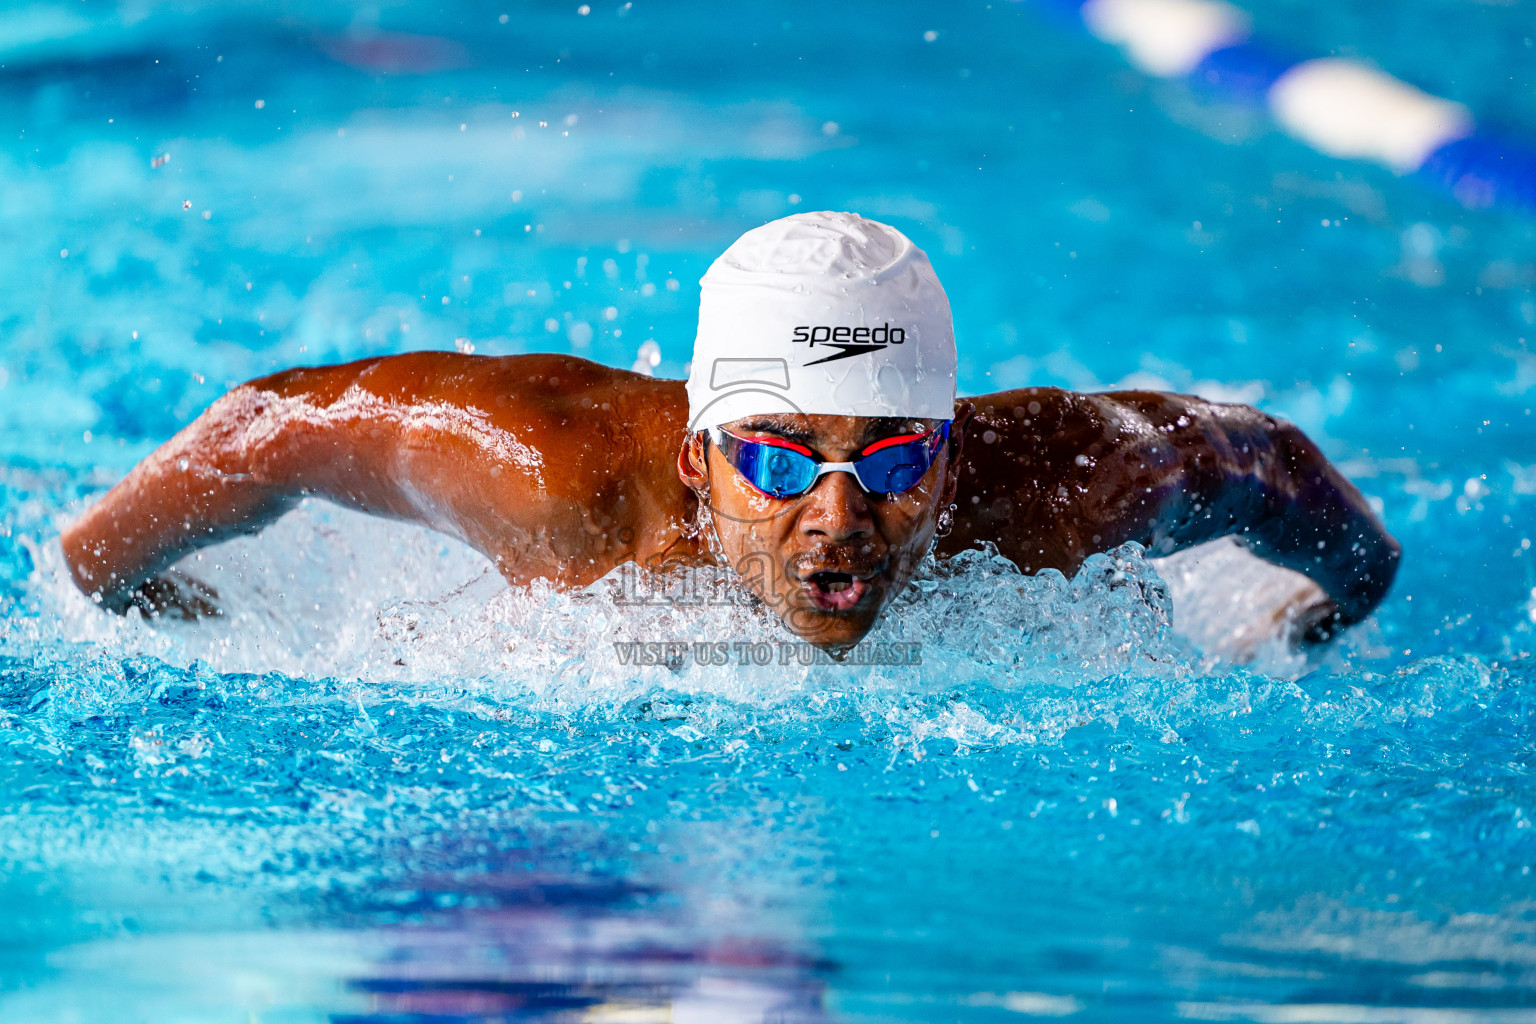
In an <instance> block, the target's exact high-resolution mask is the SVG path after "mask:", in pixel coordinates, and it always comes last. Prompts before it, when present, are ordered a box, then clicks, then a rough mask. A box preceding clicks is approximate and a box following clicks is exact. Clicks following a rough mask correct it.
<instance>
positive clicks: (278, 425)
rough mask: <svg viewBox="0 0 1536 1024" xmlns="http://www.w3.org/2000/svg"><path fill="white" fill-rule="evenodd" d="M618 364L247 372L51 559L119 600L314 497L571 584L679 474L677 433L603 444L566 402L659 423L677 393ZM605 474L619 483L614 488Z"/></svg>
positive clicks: (402, 365)
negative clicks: (638, 455)
mask: <svg viewBox="0 0 1536 1024" xmlns="http://www.w3.org/2000/svg"><path fill="white" fill-rule="evenodd" d="M620 376H622V377H623V378H624V379H618V378H619V377H620ZM630 377H633V375H621V374H619V373H618V372H617V371H611V370H608V369H606V368H602V367H598V366H596V365H595V364H592V363H587V362H585V361H583V360H577V359H571V358H567V357H558V356H520V357H504V358H499V359H498V358H486V357H477V356H476V357H472V356H459V355H457V354H454V353H440V352H439V353H414V354H411V355H403V356H394V357H388V358H383V359H372V360H365V361H363V362H358V363H351V364H347V365H344V366H332V367H320V368H313V369H297V370H289V371H285V372H283V373H278V374H274V375H273V376H270V377H266V378H263V379H260V380H256V381H252V382H250V383H249V384H245V385H242V386H240V387H238V388H235V389H234V390H233V391H231V392H229V393H228V394H227V395H225V396H224V397H222V398H220V399H219V400H218V401H216V402H214V403H213V405H212V406H210V407H209V409H208V410H207V411H206V412H204V413H203V414H202V415H201V416H199V417H198V418H197V419H196V420H195V421H194V422H192V423H191V424H189V425H188V426H187V427H186V428H185V429H184V430H182V431H181V432H180V433H178V434H177V435H176V436H175V437H173V438H172V439H171V440H170V441H168V442H166V443H165V444H164V445H162V446H161V447H160V448H159V449H158V450H156V451H155V452H154V453H153V454H152V455H150V456H149V457H148V458H147V459H145V460H144V461H143V462H142V463H140V464H139V465H138V466H137V467H135V468H134V469H133V471H132V472H130V473H129V474H128V476H127V477H126V478H125V479H124V480H123V481H122V482H120V483H119V484H118V485H117V486H115V487H114V488H112V490H111V491H109V492H108V493H107V494H106V495H105V496H104V497H102V499H101V500H100V501H98V502H97V503H96V504H95V505H93V506H92V507H91V508H89V509H87V510H86V512H85V513H84V514H83V515H82V516H81V517H80V518H79V519H78V520H76V521H75V522H74V523H72V524H70V526H69V527H68V528H66V529H65V530H64V532H63V536H62V538H61V540H62V542H63V547H64V554H65V558H66V560H67V562H68V565H69V568H70V572H71V574H72V575H73V578H74V581H75V583H76V584H77V585H78V586H79V587H80V589H81V590H83V591H84V592H85V593H86V594H88V595H90V596H91V597H92V598H93V599H94V600H97V601H98V602H99V603H100V604H101V605H102V606H103V607H106V608H109V609H112V610H115V611H119V612H121V611H126V610H127V609H128V608H129V607H131V606H133V605H135V604H139V605H140V606H146V600H145V595H146V592H150V591H158V592H163V591H164V589H165V588H164V586H163V584H164V580H163V578H162V576H161V574H162V573H164V572H165V570H167V568H168V567H169V566H171V564H172V563H174V562H175V561H176V560H177V559H179V558H181V557H182V556H184V555H186V554H188V553H190V552H192V551H195V550H197V549H199V548H202V547H206V546H208V545H210V544H213V543H216V542H218V541H221V540H225V539H228V538H231V537H235V536H239V535H242V534H251V533H256V532H258V531H260V530H261V529H262V528H263V527H265V526H267V525H269V524H270V523H272V522H273V521H275V520H276V519H278V518H279V517H281V516H282V515H283V513H284V512H286V511H287V510H288V509H290V508H292V507H293V506H294V505H295V504H296V503H297V502H298V501H299V500H300V499H302V498H304V497H307V496H315V497H319V498H325V499H328V500H330V501H333V502H335V503H337V504H340V505H343V506H345V507H347V508H352V509H356V510H359V511H362V512H367V513H370V514H373V515H379V516H384V517H388V518H392V519H401V520H407V521H411V522H416V523H420V524H422V525H425V526H428V527H431V528H433V529H436V530H439V531H441V532H444V533H447V534H449V535H451V536H455V537H458V538H460V539H462V540H464V541H466V542H467V543H469V544H470V545H471V546H472V547H475V548H476V549H477V550H479V551H481V552H482V553H484V554H486V555H487V556H488V557H490V558H491V559H492V561H493V562H495V564H496V565H497V567H498V568H499V569H500V570H501V571H502V573H503V574H504V575H506V576H507V577H508V579H509V580H512V581H514V582H518V581H526V580H528V579H532V578H535V577H545V578H550V579H554V580H556V581H557V582H563V583H570V584H576V585H581V584H584V583H585V582H590V579H595V578H597V577H600V576H601V575H602V574H603V573H604V572H606V571H607V570H608V569H609V568H611V567H612V566H611V564H608V562H609V561H610V559H609V552H610V549H611V550H613V551H618V550H619V549H620V548H622V546H623V545H622V544H621V542H620V539H619V535H620V533H621V532H623V531H624V530H625V527H626V522H627V520H628V519H631V518H632V519H635V520H637V521H638V520H639V519H641V518H643V517H644V515H645V514H646V513H654V512H655V506H656V505H657V503H658V502H659V503H660V504H662V505H665V504H666V499H667V497H670V496H672V495H673V494H674V492H678V491H680V490H681V488H680V486H679V485H678V484H677V482H676V473H675V470H673V469H672V468H671V464H670V463H671V459H670V455H671V452H672V450H673V449H675V447H676V442H675V440H671V441H668V442H666V443H658V444H655V445H649V444H645V443H634V444H623V443H616V441H615V439H614V438H612V437H610V436H606V435H603V434H601V431H603V430H605V429H607V428H606V427H605V424H606V423H608V422H610V421H611V419H612V418H611V417H599V416H593V415H586V416H576V415H574V413H577V412H581V411H583V407H582V405H581V403H583V402H588V403H590V404H591V406H592V409H593V411H594V412H596V411H597V409H598V408H599V407H600V406H601V402H602V401H603V400H606V398H607V397H609V392H610V391H612V392H614V394H613V396H611V397H612V401H613V402H614V403H618V402H619V401H620V400H621V398H622V400H624V401H626V402H630V403H634V402H636V401H639V402H641V403H642V404H645V403H650V404H654V405H656V407H657V408H656V409H655V410H651V409H650V408H649V405H647V406H646V410H645V411H646V412H647V413H648V414H646V415H637V416H634V417H626V419H627V420H630V421H637V422H643V423H646V424H649V425H650V427H651V428H652V429H656V430H659V431H665V430H666V429H667V428H668V427H669V423H668V419H669V413H668V410H669V409H671V407H672V406H674V405H677V404H678V402H677V399H678V398H680V394H679V395H678V396H671V395H670V394H666V393H663V394H661V395H659V396H656V395H653V394H652V392H653V391H655V390H656V389H657V388H660V387H662V383H661V382H654V384H653V383H652V382H650V381H649V380H648V379H647V380H646V381H645V382H644V384H643V385H641V386H640V387H639V389H638V390H637V389H636V388H635V387H634V386H633V384H634V382H632V381H630V380H629V379H628V378H630ZM676 390H678V391H679V392H680V391H681V388H680V387H678V388H677V389H676ZM637 395H638V398H637V397H636V396H637ZM623 440H629V439H620V441H623ZM652 448H654V449H655V450H660V451H665V452H667V454H668V458H667V459H662V460H659V461H658V467H657V468H655V469H654V470H653V469H652V468H651V467H649V466H643V467H640V468H639V469H636V467H634V466H632V465H630V464H629V463H627V462H624V461H623V458H624V453H625V452H628V451H631V450H640V449H652ZM616 449H617V450H616ZM650 476H655V477H656V478H657V480H656V483H655V484H654V486H653V485H651V483H650V481H649V477H650ZM615 478H620V479H624V480H627V481H632V482H633V483H632V485H631V486H630V487H629V490H628V491H625V490H622V489H616V488H615V487H614V486H613V485H612V483H611V481H612V480H613V479H615ZM648 488H649V489H650V490H656V491H659V492H661V493H662V494H663V497H662V498H659V499H658V498H657V497H656V495H653V494H650V493H649V492H648ZM577 497H580V498H582V499H584V500H582V501H576V500H573V499H574V498H577ZM626 536H627V537H629V538H630V539H633V538H634V536H635V531H634V530H630V531H629V532H628V533H627V534H626ZM664 539H665V538H663V540H664ZM616 557H617V556H614V558H615V559H616ZM150 603H151V604H152V602H150Z"/></svg>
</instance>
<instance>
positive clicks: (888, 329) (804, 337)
mask: <svg viewBox="0 0 1536 1024" xmlns="http://www.w3.org/2000/svg"><path fill="white" fill-rule="evenodd" d="M793 340H794V342H795V343H796V344H803V345H805V346H806V347H807V348H811V349H814V348H815V347H816V346H817V345H825V346H827V347H828V348H835V349H837V350H838V351H837V352H836V353H835V354H833V355H830V356H823V357H822V358H820V359H813V360H811V361H810V362H808V363H806V364H805V365H806V366H815V365H816V364H817V363H830V362H831V361H832V360H834V359H847V358H848V357H849V356H857V355H863V354H864V353H866V352H875V351H878V350H879V349H882V348H884V347H885V346H887V345H900V344H902V343H903V342H905V341H906V340H907V332H906V330H905V329H904V328H901V327H892V326H891V325H890V324H881V325H880V326H879V327H796V328H795V334H794V338H793Z"/></svg>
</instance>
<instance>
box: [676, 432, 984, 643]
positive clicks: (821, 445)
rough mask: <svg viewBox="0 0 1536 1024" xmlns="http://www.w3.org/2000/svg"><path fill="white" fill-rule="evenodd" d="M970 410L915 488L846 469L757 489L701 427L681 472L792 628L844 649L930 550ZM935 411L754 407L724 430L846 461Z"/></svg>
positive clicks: (744, 569)
mask: <svg viewBox="0 0 1536 1024" xmlns="http://www.w3.org/2000/svg"><path fill="white" fill-rule="evenodd" d="M968 412H969V409H968V408H966V409H965V410H964V411H963V412H962V414H961V415H959V416H957V417H956V419H955V422H954V425H953V426H952V428H951V435H950V436H951V441H950V444H948V445H945V446H943V448H942V449H941V451H940V452H939V454H938V457H937V458H936V459H935V460H934V462H933V465H931V466H930V467H929V468H928V472H927V473H926V474H925V475H924V477H923V478H922V480H921V481H920V482H919V483H918V484H917V486H915V487H913V488H912V489H911V490H908V491H905V492H903V493H901V494H894V495H888V494H866V493H865V492H864V490H863V488H861V487H860V486H859V483H858V481H857V480H855V479H854V477H853V475H852V474H850V473H842V472H839V473H829V474H827V475H825V476H823V477H821V478H820V479H818V480H817V481H816V484H815V486H813V487H812V488H811V490H810V491H809V492H808V493H806V494H803V495H800V496H799V497H796V498H787V499H777V498H772V497H769V496H768V495H765V494H764V493H762V492H761V491H759V490H758V489H757V488H755V487H753V486H752V485H751V484H750V483H748V482H747V480H746V479H745V478H744V477H743V476H742V475H741V473H740V472H738V471H737V469H736V467H734V466H732V465H731V463H730V462H728V461H727V460H726V458H725V456H724V454H722V453H721V451H720V450H719V449H718V448H717V447H716V446H715V445H714V444H713V443H711V442H709V441H708V439H707V438H705V437H704V436H702V435H697V434H696V435H694V436H693V437H692V438H690V439H689V441H688V442H687V443H686V445H685V447H684V449H683V452H682V456H681V458H679V460H678V470H679V473H680V474H681V475H682V479H683V482H684V483H685V484H687V485H688V486H689V487H691V488H693V489H694V490H695V491H696V492H697V493H698V494H699V496H700V499H701V500H702V501H704V502H705V503H706V504H707V505H708V506H709V508H710V512H711V517H712V519H713V522H714V527H715V532H716V534H717V536H718V537H719V540H720V546H721V549H722V554H723V555H724V557H725V559H726V560H727V561H728V562H729V564H730V565H731V566H733V567H734V568H735V570H736V572H737V573H738V574H739V575H740V576H741V577H742V578H743V579H744V580H745V581H746V582H747V584H748V585H749V586H751V587H752V589H753V590H754V591H755V592H756V593H757V595H758V596H759V597H760V598H762V600H763V601H764V602H765V603H766V604H767V605H768V606H769V607H771V608H772V609H773V610H774V611H775V612H776V613H777V614H778V615H779V617H780V618H781V619H783V621H784V623H785V625H787V626H788V627H789V628H790V629H791V630H792V631H793V632H795V633H796V634H798V635H799V636H801V637H803V638H804V639H806V640H808V641H809V642H811V643H813V644H815V645H817V646H818V647H821V648H824V649H827V650H831V651H834V652H836V651H841V650H844V649H846V648H848V647H851V646H852V645H854V644H855V643H857V642H858V641H859V640H860V639H861V638H862V637H863V636H864V634H866V633H868V632H869V630H870V629H871V628H872V627H873V626H874V624H875V621H876V620H877V619H878V618H879V617H880V612H881V610H882V609H883V608H884V607H885V605H886V604H887V602H889V601H890V599H891V598H892V597H894V596H895V595H896V594H898V593H900V592H901V590H902V588H903V587H904V586H905V585H906V583H907V580H908V579H909V578H910V577H911V575H912V571H913V569H914V568H915V567H916V565H917V563H918V562H919V561H920V560H921V559H922V558H923V556H924V555H926V554H927V553H928V550H929V548H930V547H931V546H932V544H933V537H934V533H935V531H936V530H937V528H938V518H939V512H940V510H942V509H943V508H945V507H946V506H948V505H949V503H950V502H951V501H953V500H954V494H955V487H956V483H957V476H956V472H957V471H956V465H955V455H956V453H957V452H958V451H959V444H960V432H961V428H962V427H963V425H964V419H965V413H968ZM939 423H940V421H939V420H924V419H894V418H872V417H861V416H811V415H803V414H781V415H770V416H753V417H748V418H746V419H741V420H736V421H735V422H733V423H729V424H726V426H725V429H726V430H728V431H730V432H731V433H733V434H735V435H736V436H738V437H742V438H746V439H749V440H757V439H774V440H779V441H788V442H791V443H794V444H796V445H801V446H804V447H806V448H809V449H810V450H811V451H813V452H815V453H816V454H817V455H818V456H820V458H821V459H822V460H823V461H825V462H850V461H852V460H854V459H856V458H857V457H858V456H859V455H860V454H862V453H863V452H864V451H866V450H867V449H868V448H869V447H870V446H871V445H873V444H876V443H877V442H879V441H881V440H883V439H885V438H889V437H896V436H900V435H909V434H915V433H921V432H925V431H928V430H932V429H933V428H934V427H936V426H938V425H939Z"/></svg>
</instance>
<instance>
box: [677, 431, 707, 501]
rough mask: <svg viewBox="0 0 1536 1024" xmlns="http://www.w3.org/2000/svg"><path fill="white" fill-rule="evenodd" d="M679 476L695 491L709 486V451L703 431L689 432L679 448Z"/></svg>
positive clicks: (685, 485) (686, 485) (685, 484)
mask: <svg viewBox="0 0 1536 1024" xmlns="http://www.w3.org/2000/svg"><path fill="white" fill-rule="evenodd" d="M677 478H678V479H679V480H681V481H682V482H683V486H684V487H687V488H688V489H689V490H691V491H693V492H695V493H702V492H703V491H705V490H707V489H708V488H709V453H708V452H707V451H706V450H705V447H704V433H703V431H698V432H696V433H692V434H689V435H688V436H687V437H686V438H684V440H683V443H682V446H681V447H679V448H678V450H677Z"/></svg>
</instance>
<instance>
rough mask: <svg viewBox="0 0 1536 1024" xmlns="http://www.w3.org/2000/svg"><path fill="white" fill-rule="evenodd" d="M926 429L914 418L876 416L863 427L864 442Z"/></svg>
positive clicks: (867, 442) (868, 442)
mask: <svg viewBox="0 0 1536 1024" xmlns="http://www.w3.org/2000/svg"><path fill="white" fill-rule="evenodd" d="M927 429H928V428H927V427H926V426H924V425H923V424H921V423H919V422H918V421H916V420H910V419H902V418H901V417H899V416H877V417H875V418H874V419H872V420H870V421H869V423H868V424H867V425H866V426H865V427H864V442H865V443H866V444H870V443H873V442H875V441H883V440H884V439H885V438H887V437H895V436H898V435H901V434H914V433H921V432H923V431H925V430H927Z"/></svg>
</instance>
